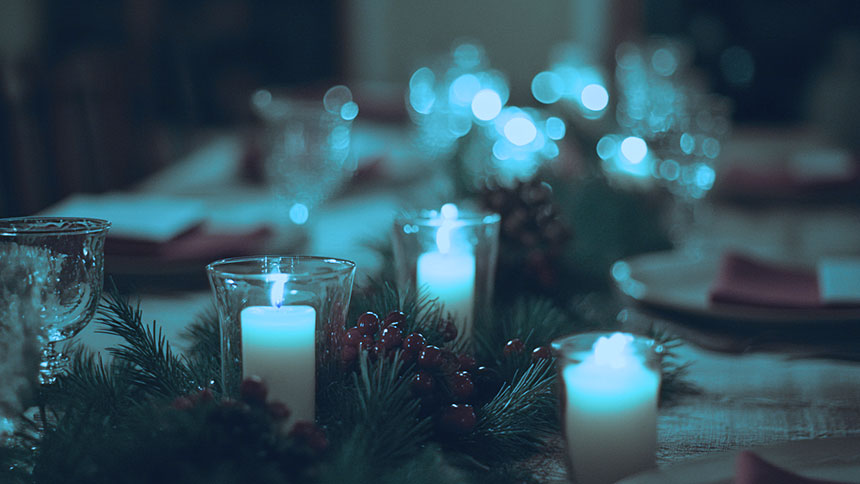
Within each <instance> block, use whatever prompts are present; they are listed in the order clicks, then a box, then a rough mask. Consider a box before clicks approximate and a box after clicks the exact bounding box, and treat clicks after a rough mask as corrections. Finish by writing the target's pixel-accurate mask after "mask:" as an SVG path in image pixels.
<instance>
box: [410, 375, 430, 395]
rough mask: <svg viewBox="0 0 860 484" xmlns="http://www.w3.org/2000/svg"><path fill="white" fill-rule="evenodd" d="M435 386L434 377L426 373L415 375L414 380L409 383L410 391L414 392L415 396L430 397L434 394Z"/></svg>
mask: <svg viewBox="0 0 860 484" xmlns="http://www.w3.org/2000/svg"><path fill="white" fill-rule="evenodd" d="M435 386H436V385H435V382H434V381H433V375H431V374H430V373H427V372H426V371H419V372H417V373H415V375H413V376H412V380H410V381H409V389H410V390H412V393H414V394H415V395H428V394H430V393H432V392H433V388H434V387H435Z"/></svg>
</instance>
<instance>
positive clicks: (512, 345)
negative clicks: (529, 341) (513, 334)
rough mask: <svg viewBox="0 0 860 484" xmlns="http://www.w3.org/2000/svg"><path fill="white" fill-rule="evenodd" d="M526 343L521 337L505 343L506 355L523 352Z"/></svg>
mask: <svg viewBox="0 0 860 484" xmlns="http://www.w3.org/2000/svg"><path fill="white" fill-rule="evenodd" d="M524 349H525V345H524V344H523V342H522V340H520V339H519V338H514V339H512V340H510V341H508V343H507V344H506V345H505V349H504V353H505V356H511V355H518V354H520V353H522V352H523V350H524Z"/></svg>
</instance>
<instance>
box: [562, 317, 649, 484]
mask: <svg viewBox="0 0 860 484" xmlns="http://www.w3.org/2000/svg"><path fill="white" fill-rule="evenodd" d="M631 343H632V337H631V336H629V335H624V334H621V333H616V334H614V335H612V337H610V338H606V337H601V338H600V339H599V340H598V341H597V343H595V345H594V348H593V352H591V353H589V354H588V355H587V356H586V357H585V358H584V359H583V361H582V362H581V363H578V364H571V365H568V366H567V367H565V368H564V369H563V371H562V378H563V379H564V386H565V395H566V398H567V401H566V403H565V406H566V408H565V432H566V435H565V437H566V439H567V448H568V452H569V453H570V461H571V464H572V467H573V469H572V472H573V473H574V474H575V476H574V477H575V482H577V483H579V484H602V483H612V482H615V481H617V480H619V479H621V478H622V477H624V476H628V475H630V474H634V473H636V472H639V471H641V470H645V469H648V468H651V467H654V465H655V455H656V448H657V394H658V391H659V388H660V375H659V374H658V372H657V371H655V370H653V369H651V368H648V367H647V366H645V362H644V361H643V359H642V357H641V356H638V355H636V354H634V353H633V350H632V347H631Z"/></svg>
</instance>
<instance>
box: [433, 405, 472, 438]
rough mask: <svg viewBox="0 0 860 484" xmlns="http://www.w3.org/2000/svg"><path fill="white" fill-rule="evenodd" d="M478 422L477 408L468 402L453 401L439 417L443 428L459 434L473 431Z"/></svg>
mask: <svg viewBox="0 0 860 484" xmlns="http://www.w3.org/2000/svg"><path fill="white" fill-rule="evenodd" d="M477 422H478V418H477V416H476V415H475V409H474V408H472V406H471V405H469V404H468V403H452V404H451V405H450V406H449V407H448V408H446V409H445V410H443V411H442V414H441V415H440V417H439V424H440V426H441V427H442V430H444V431H446V432H448V433H452V434H459V435H463V434H468V433H469V432H471V431H472V430H473V429H474V428H475V424H476V423H477Z"/></svg>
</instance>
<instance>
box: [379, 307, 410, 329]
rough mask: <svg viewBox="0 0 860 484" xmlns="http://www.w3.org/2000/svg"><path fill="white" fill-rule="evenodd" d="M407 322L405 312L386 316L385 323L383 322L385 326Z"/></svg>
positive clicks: (394, 312) (392, 312) (391, 313)
mask: <svg viewBox="0 0 860 484" xmlns="http://www.w3.org/2000/svg"><path fill="white" fill-rule="evenodd" d="M405 321H406V313H404V312H403V311H391V312H390V313H388V316H385V321H383V323H382V324H383V326H388V325H391V324H396V323H403V322H405Z"/></svg>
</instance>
